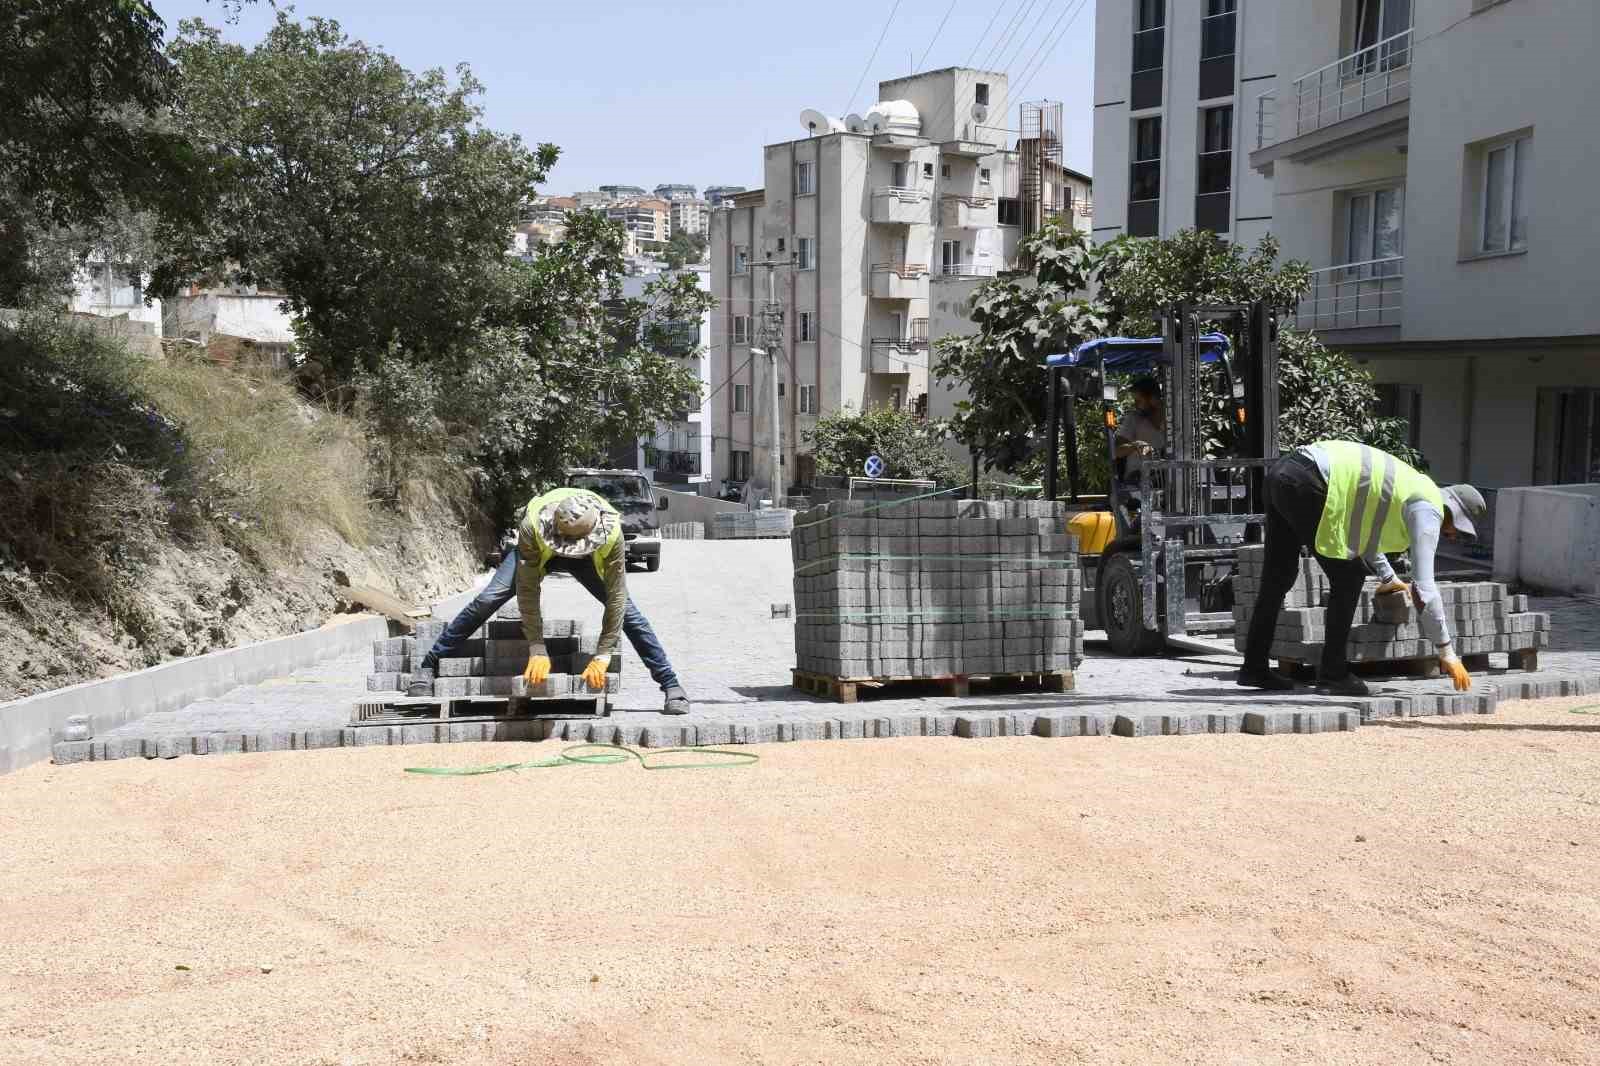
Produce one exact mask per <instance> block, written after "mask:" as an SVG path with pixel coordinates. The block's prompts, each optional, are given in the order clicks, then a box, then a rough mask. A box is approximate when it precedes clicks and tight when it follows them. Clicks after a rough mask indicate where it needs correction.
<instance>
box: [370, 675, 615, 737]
mask: <svg viewBox="0 0 1600 1066" xmlns="http://www.w3.org/2000/svg"><path fill="white" fill-rule="evenodd" d="M517 680H518V681H521V680H522V679H521V678H518V679H517ZM579 685H580V689H581V693H580V691H577V690H574V691H571V692H568V691H567V690H566V689H565V688H563V690H562V692H561V694H560V695H546V696H520V695H518V696H499V697H496V696H468V697H465V698H463V699H437V698H429V697H427V696H399V697H396V698H394V699H387V700H360V701H357V703H356V705H355V709H354V710H353V711H352V712H351V715H350V724H351V725H352V726H373V725H399V724H403V723H406V722H497V721H509V720H512V719H521V718H604V717H606V716H607V715H609V714H610V713H611V706H610V703H609V697H608V695H607V693H606V692H605V691H603V690H602V691H600V692H593V691H590V690H589V688H588V686H587V685H583V684H582V680H581V679H579ZM547 686H548V681H547V682H546V685H544V686H539V688H546V687H547Z"/></svg>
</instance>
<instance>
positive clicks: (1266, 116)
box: [1256, 89, 1278, 151]
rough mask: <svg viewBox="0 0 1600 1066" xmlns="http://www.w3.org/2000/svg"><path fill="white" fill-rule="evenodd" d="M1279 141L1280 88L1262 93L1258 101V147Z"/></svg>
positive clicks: (1258, 148)
mask: <svg viewBox="0 0 1600 1066" xmlns="http://www.w3.org/2000/svg"><path fill="white" fill-rule="evenodd" d="M1277 143H1278V90H1276V89H1274V90H1272V91H1271V92H1269V93H1262V94H1261V98H1260V99H1259V100H1257V101H1256V149H1257V150H1258V151H1259V150H1260V149H1262V148H1265V147H1266V146H1267V145H1269V144H1277Z"/></svg>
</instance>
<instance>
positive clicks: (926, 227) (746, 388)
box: [710, 68, 1089, 496]
mask: <svg viewBox="0 0 1600 1066" xmlns="http://www.w3.org/2000/svg"><path fill="white" fill-rule="evenodd" d="M1008 91H1009V90H1008V83H1007V78H1006V75H1005V74H1003V73H999V72H993V71H982V70H972V69H967V68H948V69H944V70H937V71H931V72H928V73H924V74H917V75H913V76H911V77H907V78H899V79H895V80H892V81H885V82H882V83H880V84H879V102H878V103H877V104H875V105H874V106H873V107H872V108H871V109H870V110H869V111H868V112H867V113H866V114H865V115H864V116H855V115H852V116H849V117H848V118H847V119H826V118H825V117H824V118H823V121H824V123H825V125H823V126H818V125H817V123H816V120H817V116H816V115H815V114H814V113H811V112H808V113H807V119H808V121H807V122H806V123H805V126H806V127H809V128H810V129H811V130H812V135H810V136H806V137H804V138H802V139H800V140H795V141H788V142H784V143H781V144H772V145H767V146H766V148H765V149H764V153H763V171H764V183H763V188H761V189H757V190H755V191H752V192H741V193H735V194H733V195H732V196H731V197H729V198H728V199H730V200H731V202H732V207H729V208H722V209H717V210H713V212H712V215H711V230H710V246H711V263H712V293H713V295H714V296H715V297H716V299H717V320H716V324H715V326H714V328H713V332H712V366H711V370H712V379H713V381H714V382H716V383H717V385H716V386H715V388H716V395H715V397H714V403H713V405H712V410H711V419H712V427H713V434H714V438H715V439H714V442H713V446H712V463H713V467H714V473H715V478H716V480H717V481H718V482H720V481H723V480H728V481H732V482H745V481H752V482H754V483H755V484H756V485H757V486H758V488H759V489H760V490H761V492H762V493H763V494H767V493H769V492H770V489H771V486H770V484H769V483H770V480H771V478H770V474H769V471H770V470H771V458H770V457H771V448H772V441H773V436H774V434H773V426H772V413H771V412H772V397H773V395H774V393H776V395H777V397H778V401H779V404H778V406H779V413H778V429H779V432H778V434H777V436H778V439H779V440H780V441H781V448H780V452H781V470H782V471H783V474H782V477H783V480H784V484H783V485H781V486H780V492H779V493H778V495H780V496H781V495H785V494H787V490H788V489H790V488H792V487H796V486H805V485H809V484H810V483H811V482H812V479H813V477H814V475H815V467H814V464H813V463H812V461H811V456H810V454H809V451H810V449H809V446H808V444H807V442H806V436H807V434H808V433H810V432H811V431H812V430H813V429H814V428H815V426H816V421H817V417H818V416H819V415H821V414H827V413H829V412H833V411H837V410H840V409H842V408H845V407H850V408H853V409H855V410H858V411H860V410H864V409H866V408H868V407H878V406H891V407H897V408H912V409H916V410H927V409H928V405H929V403H930V400H931V397H929V388H928V381H929V371H928V359H929V349H930V344H931V342H932V341H933V340H934V339H935V335H934V332H933V330H932V329H931V328H930V325H931V323H930V318H931V317H932V315H933V309H934V308H935V307H937V306H938V305H939V304H941V303H943V304H944V305H945V308H946V312H947V313H946V315H945V318H947V319H948V320H949V322H950V325H951V328H959V325H960V321H961V319H962V314H963V313H964V307H965V304H964V302H963V301H964V300H965V299H966V298H968V297H970V292H971V289H972V288H974V287H975V286H976V285H977V284H978V283H979V282H980V281H981V280H982V279H985V278H990V277H993V276H994V275H995V274H996V273H997V272H998V271H1000V270H1003V269H1006V268H1007V267H1009V266H1010V265H1012V264H1013V263H1014V262H1015V256H1016V248H1017V243H1018V241H1019V240H1020V237H1021V234H1022V232H1023V230H1024V225H1025V224H1027V223H1029V222H1032V223H1033V224H1037V222H1038V220H1039V219H1041V218H1043V217H1046V216H1047V215H1054V214H1060V213H1062V212H1063V211H1064V210H1066V209H1067V208H1066V200H1067V198H1068V196H1069V195H1070V196H1072V197H1073V198H1074V201H1075V202H1076V203H1078V204H1080V205H1082V208H1081V209H1082V210H1084V211H1086V210H1087V206H1086V205H1087V202H1088V189H1089V181H1088V179H1087V177H1086V176H1084V175H1081V174H1077V173H1076V172H1075V171H1069V170H1067V169H1066V168H1065V167H1064V166H1062V164H1061V162H1060V159H1061V155H1060V152H1061V147H1060V114H1061V107H1060V105H1059V104H1055V105H1049V106H1041V105H1027V106H1026V107H1025V108H1024V122H1026V121H1027V114H1029V113H1030V112H1029V111H1028V107H1032V108H1033V111H1032V112H1031V114H1033V115H1034V117H1035V120H1036V123H1037V122H1041V116H1043V115H1045V114H1048V115H1049V116H1051V117H1050V118H1049V119H1048V121H1042V124H1041V125H1040V129H1039V130H1038V131H1036V132H1035V134H1034V136H1033V137H1032V138H1031V143H1032V145H1033V147H1031V148H1030V139H1029V138H1027V137H1024V138H1023V139H1021V140H1020V141H1019V142H1018V145H1017V147H1012V146H1011V131H1010V130H1009V129H1007V128H1006V127H1007V117H1008V114H1009V101H1008ZM1069 190H1070V192H1069ZM1024 193H1027V197H1026V198H1025V197H1024V196H1023V194H1024ZM1079 217H1080V218H1083V220H1084V222H1085V224H1086V222H1087V216H1086V215H1080V216H1079ZM762 352H775V353H776V359H775V360H774V359H773V358H772V357H770V356H768V355H765V354H760V353H762ZM774 363H775V366H774Z"/></svg>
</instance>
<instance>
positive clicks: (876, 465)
mask: <svg viewBox="0 0 1600 1066" xmlns="http://www.w3.org/2000/svg"><path fill="white" fill-rule="evenodd" d="M862 465H863V468H864V469H865V470H866V472H867V476H868V477H882V476H883V457H882V456H878V455H869V456H867V461H866V462H865V463H864V464H862Z"/></svg>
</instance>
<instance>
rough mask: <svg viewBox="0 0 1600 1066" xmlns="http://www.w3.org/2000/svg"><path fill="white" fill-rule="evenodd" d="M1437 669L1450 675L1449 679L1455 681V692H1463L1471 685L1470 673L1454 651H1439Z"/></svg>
mask: <svg viewBox="0 0 1600 1066" xmlns="http://www.w3.org/2000/svg"><path fill="white" fill-rule="evenodd" d="M1439 669H1441V670H1443V671H1444V672H1445V673H1447V674H1449V675H1450V680H1451V681H1453V682H1455V686H1456V691H1457V692H1465V691H1467V690H1468V689H1469V688H1471V687H1472V675H1471V674H1469V673H1467V668H1466V667H1465V666H1462V665H1461V659H1460V657H1459V656H1457V655H1456V653H1455V652H1453V651H1444V652H1440V653H1439Z"/></svg>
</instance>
